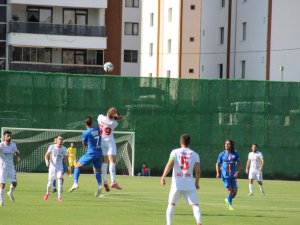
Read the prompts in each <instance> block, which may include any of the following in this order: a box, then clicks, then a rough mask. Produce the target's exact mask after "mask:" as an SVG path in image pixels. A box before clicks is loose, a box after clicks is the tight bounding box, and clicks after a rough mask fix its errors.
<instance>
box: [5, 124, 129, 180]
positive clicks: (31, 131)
mask: <svg viewBox="0 0 300 225" xmlns="http://www.w3.org/2000/svg"><path fill="white" fill-rule="evenodd" d="M4 131H11V132H12V141H13V142H15V143H16V144H17V148H18V149H19V151H20V154H21V160H20V161H19V162H16V164H15V165H16V170H17V171H18V172H46V171H47V168H46V166H45V162H44V156H45V153H46V151H47V149H48V147H49V146H50V145H51V144H53V141H54V138H55V137H57V136H59V135H60V136H62V137H63V138H64V144H63V145H64V146H65V147H66V148H68V147H69V146H70V143H71V142H74V145H75V147H76V148H77V159H79V158H80V157H81V156H82V155H83V154H84V153H85V152H86V150H87V148H86V147H85V146H83V145H82V143H81V137H82V130H62V129H39V128H18V127H2V128H1V140H3V133H4ZM114 137H115V141H116V145H117V162H116V167H117V172H118V173H120V172H121V174H123V175H130V176H134V152H135V132H127V131H114Z"/></svg>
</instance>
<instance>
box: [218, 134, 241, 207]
mask: <svg viewBox="0 0 300 225" xmlns="http://www.w3.org/2000/svg"><path fill="white" fill-rule="evenodd" d="M224 147H225V149H224V150H223V151H222V152H221V153H220V154H219V156H218V159H217V163H216V173H217V175H216V177H217V178H219V177H220V174H219V170H220V166H221V178H222V180H223V183H224V186H225V188H226V189H227V195H226V198H225V204H226V206H227V208H228V209H229V210H234V208H233V206H232V200H233V199H234V198H235V196H236V195H237V191H238V185H237V180H236V179H237V178H238V175H239V172H240V171H241V168H242V166H241V160H240V156H239V153H238V151H237V150H236V149H235V147H234V142H233V141H232V140H230V139H227V140H226V141H225V144H224Z"/></svg>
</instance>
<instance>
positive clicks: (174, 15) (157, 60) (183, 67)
mask: <svg viewBox="0 0 300 225" xmlns="http://www.w3.org/2000/svg"><path fill="white" fill-rule="evenodd" d="M200 22H201V1H199V0H188V1H183V0H153V1H143V6H142V37H141V76H145V77H168V78H198V77H199V68H200V66H199V63H200V55H199V51H200Z"/></svg>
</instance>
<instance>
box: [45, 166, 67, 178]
mask: <svg viewBox="0 0 300 225" xmlns="http://www.w3.org/2000/svg"><path fill="white" fill-rule="evenodd" d="M63 176H64V170H63V168H59V169H56V168H55V167H50V168H49V173H48V180H49V181H52V180H56V178H58V179H60V178H63Z"/></svg>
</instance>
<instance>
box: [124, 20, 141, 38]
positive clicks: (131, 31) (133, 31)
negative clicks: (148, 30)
mask: <svg viewBox="0 0 300 225" xmlns="http://www.w3.org/2000/svg"><path fill="white" fill-rule="evenodd" d="M125 35H139V24H138V23H127V22H126V23H125Z"/></svg>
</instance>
